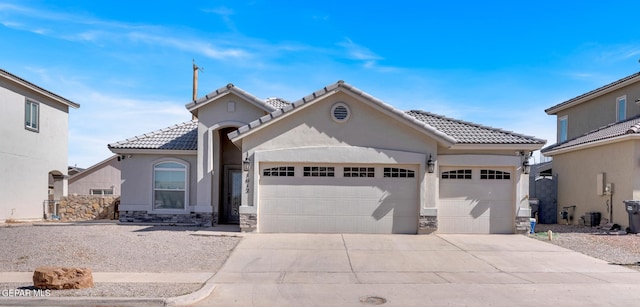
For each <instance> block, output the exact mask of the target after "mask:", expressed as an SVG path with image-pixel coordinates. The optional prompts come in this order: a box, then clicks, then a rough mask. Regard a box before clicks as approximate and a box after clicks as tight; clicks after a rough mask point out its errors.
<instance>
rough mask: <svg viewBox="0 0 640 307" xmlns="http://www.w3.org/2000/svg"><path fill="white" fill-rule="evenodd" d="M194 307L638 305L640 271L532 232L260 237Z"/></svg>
mask: <svg viewBox="0 0 640 307" xmlns="http://www.w3.org/2000/svg"><path fill="white" fill-rule="evenodd" d="M212 282H213V283H215V284H216V288H215V290H214V291H213V293H212V295H210V296H209V297H208V298H207V299H205V300H203V301H201V302H199V303H198V304H197V305H194V306H363V305H372V304H377V303H381V302H383V301H386V303H385V304H384V306H425V305H429V306H442V305H464V306H486V305H494V306H495V305H497V306H503V305H504V306H506V305H509V306H511V305H520V306H537V307H539V306H545V305H551V304H554V305H558V306H607V305H608V306H611V305H621V306H635V305H638V304H639V303H640V272H638V271H634V270H631V269H627V268H624V267H620V266H615V265H610V264H608V263H606V262H605V261H601V260H598V259H594V258H591V257H588V256H585V255H583V254H580V253H577V252H573V251H570V250H567V249H563V248H561V247H558V246H555V245H552V244H548V243H545V242H540V241H537V240H535V239H532V238H528V237H526V236H522V235H428V236H412V235H357V234H353V235H351V234H349V235H348V234H345V235H340V234H327V235H321V234H252V235H248V236H246V237H245V238H244V239H243V241H242V242H240V244H239V245H238V246H237V247H236V249H235V250H234V252H233V254H232V255H231V257H230V258H229V259H228V260H227V262H226V263H225V265H224V266H223V267H222V269H221V270H220V271H219V272H218V273H217V274H216V275H215V276H214V278H213V279H212Z"/></svg>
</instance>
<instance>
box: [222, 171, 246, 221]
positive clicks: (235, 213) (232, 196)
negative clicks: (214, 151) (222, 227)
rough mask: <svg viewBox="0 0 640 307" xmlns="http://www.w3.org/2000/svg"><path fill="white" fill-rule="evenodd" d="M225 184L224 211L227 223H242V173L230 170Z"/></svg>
mask: <svg viewBox="0 0 640 307" xmlns="http://www.w3.org/2000/svg"><path fill="white" fill-rule="evenodd" d="M226 173H227V175H226V179H227V180H226V181H227V182H226V184H225V202H224V209H225V210H224V211H225V217H226V220H227V223H239V222H240V201H241V198H242V171H240V170H237V169H228V170H227V172H226Z"/></svg>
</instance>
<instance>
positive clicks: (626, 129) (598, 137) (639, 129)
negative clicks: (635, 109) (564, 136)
mask: <svg viewBox="0 0 640 307" xmlns="http://www.w3.org/2000/svg"><path fill="white" fill-rule="evenodd" d="M625 134H640V116H638V117H634V118H631V119H629V120H626V121H623V122H619V123H613V124H610V125H607V126H604V127H601V128H598V129H596V130H593V131H591V132H587V133H585V134H583V135H581V136H579V137H576V138H573V139H571V140H567V141H565V142H562V143H556V144H553V145H551V146H548V147H546V148H543V149H542V150H541V151H542V152H543V153H547V152H552V151H556V150H560V149H567V148H571V147H575V146H578V145H584V144H589V143H594V142H597V141H603V140H607V139H612V138H615V137H619V136H623V135H625Z"/></svg>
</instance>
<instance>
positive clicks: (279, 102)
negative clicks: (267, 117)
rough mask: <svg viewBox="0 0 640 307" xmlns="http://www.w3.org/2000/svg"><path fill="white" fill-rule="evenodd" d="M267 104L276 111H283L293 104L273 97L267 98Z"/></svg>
mask: <svg viewBox="0 0 640 307" xmlns="http://www.w3.org/2000/svg"><path fill="white" fill-rule="evenodd" d="M265 102H266V103H267V104H269V105H271V106H273V107H274V108H276V109H282V108H284V107H286V106H288V105H290V104H291V103H290V102H288V101H286V100H284V99H282V98H277V97H273V98H267V100H265Z"/></svg>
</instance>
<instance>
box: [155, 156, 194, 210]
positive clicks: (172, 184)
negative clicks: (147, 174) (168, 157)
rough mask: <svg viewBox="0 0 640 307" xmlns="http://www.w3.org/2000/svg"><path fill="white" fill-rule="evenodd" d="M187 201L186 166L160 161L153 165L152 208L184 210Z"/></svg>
mask: <svg viewBox="0 0 640 307" xmlns="http://www.w3.org/2000/svg"><path fill="white" fill-rule="evenodd" d="M186 203H187V167H186V166H185V165H184V164H182V163H178V162H161V163H158V164H156V165H155V166H154V167H153V209H178V210H184V209H185V206H186Z"/></svg>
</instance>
